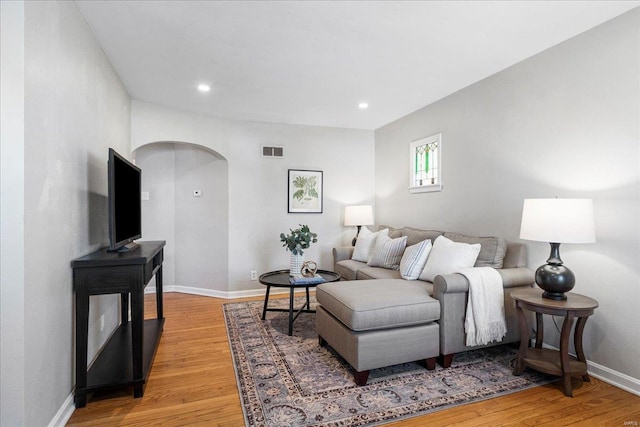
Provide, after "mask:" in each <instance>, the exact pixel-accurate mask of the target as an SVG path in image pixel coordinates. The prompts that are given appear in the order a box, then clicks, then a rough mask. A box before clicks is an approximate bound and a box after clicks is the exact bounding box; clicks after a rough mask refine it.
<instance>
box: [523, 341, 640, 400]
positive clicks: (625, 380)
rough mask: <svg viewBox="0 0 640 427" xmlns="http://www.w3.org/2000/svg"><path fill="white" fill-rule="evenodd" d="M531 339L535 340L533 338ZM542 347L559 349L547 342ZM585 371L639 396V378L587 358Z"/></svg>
mask: <svg viewBox="0 0 640 427" xmlns="http://www.w3.org/2000/svg"><path fill="white" fill-rule="evenodd" d="M533 341H534V342H535V340H533ZM542 347H544V348H549V349H551V350H557V351H559V349H558V348H556V347H553V346H551V345H549V344H542ZM571 355H572V356H573V357H576V355H575V354H571ZM587 372H588V373H589V375H592V376H594V377H596V378H598V379H599V380H602V381H604V382H606V383H608V384H611V385H613V386H615V387H618V388H620V389H622V390H624V391H628V392H629V393H632V394H635V395H636V396H640V380H638V379H637V378H633V377H630V376H629V375H627V374H623V373H622V372H618V371H614V370H613V369H611V368H607V367H606V366H602V365H600V364H598V363H595V362H592V361H590V360H587Z"/></svg>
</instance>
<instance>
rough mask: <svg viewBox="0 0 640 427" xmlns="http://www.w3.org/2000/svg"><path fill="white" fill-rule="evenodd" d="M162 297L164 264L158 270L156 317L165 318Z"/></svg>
mask: <svg viewBox="0 0 640 427" xmlns="http://www.w3.org/2000/svg"><path fill="white" fill-rule="evenodd" d="M162 298H163V294H162V265H160V267H159V268H158V271H156V313H157V314H156V318H158V319H162V318H164V312H163V311H164V310H163V303H162Z"/></svg>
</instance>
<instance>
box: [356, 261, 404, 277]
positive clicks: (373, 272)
mask: <svg viewBox="0 0 640 427" xmlns="http://www.w3.org/2000/svg"><path fill="white" fill-rule="evenodd" d="M356 279H358V280H368V279H402V277H401V276H400V271H399V270H389V269H388V268H382V267H369V266H367V265H364V266H363V267H362V268H361V269H359V270H358V274H356Z"/></svg>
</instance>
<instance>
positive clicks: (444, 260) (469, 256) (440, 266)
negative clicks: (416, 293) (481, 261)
mask: <svg viewBox="0 0 640 427" xmlns="http://www.w3.org/2000/svg"><path fill="white" fill-rule="evenodd" d="M479 253H480V244H478V243H476V244H473V245H470V244H468V243H459V242H454V241H451V240H449V239H447V238H446V237H444V236H440V237H438V238H437V239H436V240H435V242H433V248H432V249H431V253H430V254H429V258H427V265H425V267H424V270H422V273H421V274H420V280H426V281H429V282H433V279H435V277H436V276H438V275H445V274H451V273H457V272H458V271H460V269H462V268H469V267H473V265H474V264H475V262H476V259H477V258H478V254H479Z"/></svg>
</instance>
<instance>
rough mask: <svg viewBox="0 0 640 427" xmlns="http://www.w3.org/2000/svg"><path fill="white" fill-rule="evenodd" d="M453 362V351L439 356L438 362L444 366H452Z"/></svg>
mask: <svg viewBox="0 0 640 427" xmlns="http://www.w3.org/2000/svg"><path fill="white" fill-rule="evenodd" d="M451 362H453V353H452V354H441V355H440V356H438V363H439V364H440V366H442V367H443V368H448V367H450V366H451Z"/></svg>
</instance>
